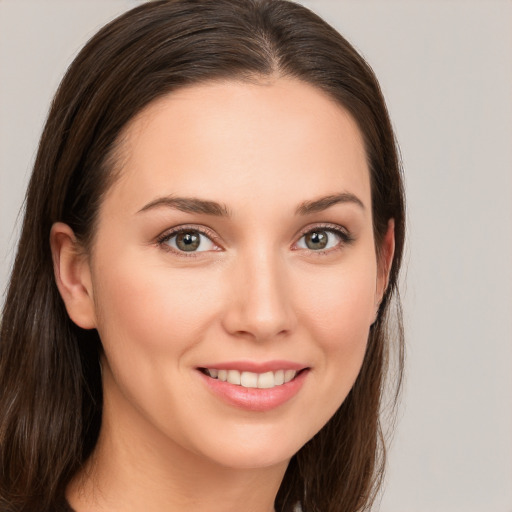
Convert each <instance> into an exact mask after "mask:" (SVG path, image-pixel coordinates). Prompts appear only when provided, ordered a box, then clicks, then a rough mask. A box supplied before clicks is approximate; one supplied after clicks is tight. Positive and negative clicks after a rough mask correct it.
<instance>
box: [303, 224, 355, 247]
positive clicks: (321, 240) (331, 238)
mask: <svg viewBox="0 0 512 512" xmlns="http://www.w3.org/2000/svg"><path fill="white" fill-rule="evenodd" d="M350 241H351V239H350V237H349V236H348V235H347V234H346V233H345V232H343V231H341V230H339V229H334V228H329V229H327V228H315V229H311V230H310V231H308V232H307V233H304V234H303V235H302V236H301V237H300V238H299V240H298V242H297V247H298V248H299V249H307V250H310V251H326V250H329V249H333V248H335V247H337V246H339V245H341V244H343V243H348V242H350Z"/></svg>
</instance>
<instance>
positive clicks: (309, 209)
mask: <svg viewBox="0 0 512 512" xmlns="http://www.w3.org/2000/svg"><path fill="white" fill-rule="evenodd" d="M343 203H352V204H355V205H357V206H359V207H360V208H362V209H363V210H364V209H365V207H364V204H363V202H362V201H361V200H360V199H359V198H358V197H357V196H355V195H354V194H351V193H349V192H343V193H341V194H334V195H330V196H325V197H321V198H320V199H315V200H314V201H304V202H303V203H301V204H300V205H299V206H298V207H297V209H296V210H295V213H296V214H297V215H309V214H311V213H318V212H323V211H324V210H327V209H328V208H330V207H331V206H334V205H336V204H343Z"/></svg>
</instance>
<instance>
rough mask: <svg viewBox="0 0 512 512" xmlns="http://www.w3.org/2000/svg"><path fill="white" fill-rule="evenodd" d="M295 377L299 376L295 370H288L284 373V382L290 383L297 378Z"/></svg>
mask: <svg viewBox="0 0 512 512" xmlns="http://www.w3.org/2000/svg"><path fill="white" fill-rule="evenodd" d="M295 375H297V372H296V371H295V370H286V371H285V372H284V381H285V382H290V381H291V380H292V379H293V378H294V377H295Z"/></svg>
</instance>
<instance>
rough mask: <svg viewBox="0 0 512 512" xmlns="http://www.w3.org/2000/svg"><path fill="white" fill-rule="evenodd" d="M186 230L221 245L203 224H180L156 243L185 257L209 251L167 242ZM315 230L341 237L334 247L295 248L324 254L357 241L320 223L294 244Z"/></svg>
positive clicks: (335, 228) (342, 230) (331, 225)
mask: <svg viewBox="0 0 512 512" xmlns="http://www.w3.org/2000/svg"><path fill="white" fill-rule="evenodd" d="M186 231H195V232H197V233H200V234H202V235H204V236H205V237H207V238H208V239H209V240H211V242H212V243H214V244H215V245H217V246H219V247H220V244H219V243H218V241H217V240H218V237H217V236H216V235H215V233H214V232H213V231H212V230H210V229H206V228H204V227H202V226H193V225H192V226H179V227H177V228H174V229H172V230H171V231H166V232H165V233H163V234H162V235H160V236H159V237H158V238H157V240H156V243H157V245H158V246H160V247H161V248H162V249H164V250H166V251H169V252H172V253H173V254H176V255H178V256H180V257H184V258H197V257H198V256H199V254H198V253H201V252H207V251H191V252H189V253H187V252H185V251H178V250H176V249H174V248H173V247H171V246H170V245H168V243H167V242H169V240H171V239H172V238H173V237H175V236H177V235H179V234H180V233H183V232H186ZM315 231H327V232H329V233H333V234H334V235H337V236H338V237H339V238H340V242H339V243H338V244H337V245H336V246H335V247H332V248H329V249H326V250H320V249H319V250H316V251H315V250H313V249H302V248H295V249H293V250H296V251H299V250H306V251H308V252H310V253H311V254H315V255H316V256H321V255H324V254H327V253H331V252H335V251H338V250H341V249H342V248H343V247H345V246H347V245H350V244H352V243H353V242H354V241H355V239H354V238H353V236H352V235H351V234H350V233H349V232H348V231H347V230H346V229H345V228H342V227H340V226H338V225H336V224H319V225H316V226H313V227H308V228H306V229H304V230H302V231H301V232H300V236H299V238H298V240H297V242H295V244H294V245H296V244H297V243H298V242H299V240H301V239H302V237H304V236H306V235H307V234H309V233H314V232H315Z"/></svg>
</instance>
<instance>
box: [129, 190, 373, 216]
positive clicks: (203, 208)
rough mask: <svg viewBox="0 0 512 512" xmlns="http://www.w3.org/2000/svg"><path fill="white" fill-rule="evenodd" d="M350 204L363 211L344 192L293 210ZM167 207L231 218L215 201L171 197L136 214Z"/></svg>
mask: <svg viewBox="0 0 512 512" xmlns="http://www.w3.org/2000/svg"><path fill="white" fill-rule="evenodd" d="M343 203H352V204H355V205H357V206H359V207H360V208H362V209H363V210H364V209H365V207H364V204H363V202H362V201H361V200H360V199H359V198H358V197H357V196H355V195H354V194H351V193H349V192H344V193H341V194H334V195H329V196H325V197H321V198H320V199H315V200H313V201H304V202H302V203H301V204H300V205H299V206H298V207H297V208H296V210H295V214H296V215H309V214H312V213H318V212H322V211H324V210H327V209H328V208H330V207H331V206H334V205H336V204H343ZM161 207H168V208H174V209H175V210H180V211H182V212H185V213H199V214H205V215H213V216H215V217H231V213H230V211H229V209H228V207H227V206H226V205H224V204H221V203H217V202H216V201H208V200H205V199H198V198H196V197H173V196H165V197H159V198H157V199H154V200H153V201H151V202H149V203H148V204H146V205H145V206H143V207H142V208H141V209H140V210H139V211H138V212H137V213H141V212H145V211H148V210H152V209H155V208H161Z"/></svg>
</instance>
